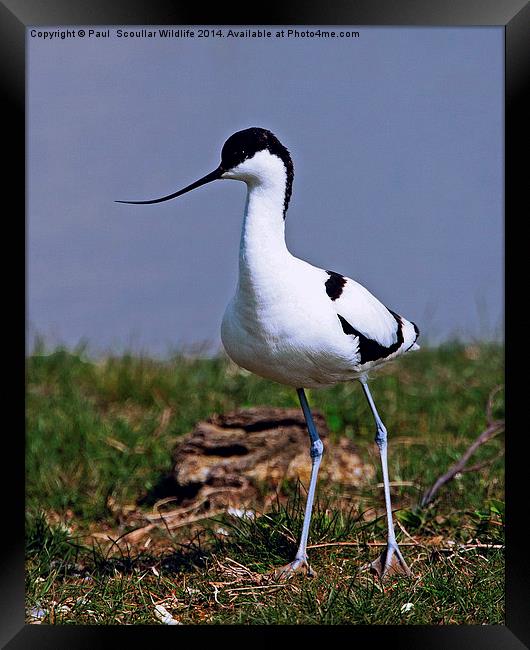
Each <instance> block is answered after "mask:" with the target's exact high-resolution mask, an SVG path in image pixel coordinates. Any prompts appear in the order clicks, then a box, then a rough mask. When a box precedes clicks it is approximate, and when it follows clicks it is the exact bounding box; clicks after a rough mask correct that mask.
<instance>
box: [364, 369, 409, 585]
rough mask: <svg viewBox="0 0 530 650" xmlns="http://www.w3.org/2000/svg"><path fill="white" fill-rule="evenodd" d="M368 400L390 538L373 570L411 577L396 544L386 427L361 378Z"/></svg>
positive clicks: (365, 383) (374, 563) (382, 573)
mask: <svg viewBox="0 0 530 650" xmlns="http://www.w3.org/2000/svg"><path fill="white" fill-rule="evenodd" d="M359 381H360V382H361V385H362V387H363V390H364V394H365V395H366V399H367V400H368V404H369V405H370V408H371V409H372V413H373V416H374V420H375V424H376V427H377V432H376V434H375V442H376V443H377V446H378V447H379V455H380V457H381V467H382V469H383V485H384V490H385V504H386V518H387V526H388V537H387V547H386V549H385V550H384V551H383V553H382V554H381V555H380V557H378V558H377V560H375V561H374V562H372V564H371V567H372V569H373V570H374V571H375V572H376V573H377V574H378V575H379V577H380V578H383V577H384V576H385V575H386V574H392V573H401V574H404V575H407V576H410V575H411V572H410V569H409V568H408V566H407V563H406V562H405V560H404V559H403V556H402V555H401V551H400V550H399V546H398V545H397V542H396V534H395V531H394V521H393V519H392V504H391V501H390V483H389V480H388V463H387V432H386V428H385V425H384V424H383V422H382V420H381V418H380V417H379V413H378V412H377V409H376V408H375V404H374V400H373V398H372V394H371V393H370V389H369V388H368V382H367V381H366V377H361V378H360V379H359Z"/></svg>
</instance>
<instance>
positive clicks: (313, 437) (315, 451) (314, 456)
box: [275, 388, 324, 579]
mask: <svg viewBox="0 0 530 650" xmlns="http://www.w3.org/2000/svg"><path fill="white" fill-rule="evenodd" d="M296 392H297V393H298V399H299V400H300V405H301V406H302V411H303V412H304V418H305V421H306V424H307V431H308V433H309V439H310V441H311V447H310V451H309V454H310V456H311V478H310V480H309V490H308V492H307V501H306V505H305V513H304V523H303V526H302V535H301V536H300V544H299V546H298V551H297V552H296V557H295V558H294V560H293V561H292V562H290V563H289V564H287V565H286V566H284V567H282V568H281V569H278V570H277V571H276V574H275V575H276V577H277V578H279V579H284V578H290V577H291V576H292V574H293V573H296V572H297V571H304V572H305V573H306V574H307V575H308V576H313V575H314V571H313V570H312V569H311V567H310V566H309V563H308V561H307V539H308V537H309V525H310V523H311V513H312V511H313V501H314V499H315V489H316V485H317V477H318V469H319V467H320V461H321V460H322V454H323V453H324V445H323V444H322V440H320V437H319V435H318V431H317V429H316V427H315V423H314V421H313V416H312V415H311V409H310V408H309V404H308V403H307V398H306V396H305V392H304V389H303V388H298V389H297V391H296Z"/></svg>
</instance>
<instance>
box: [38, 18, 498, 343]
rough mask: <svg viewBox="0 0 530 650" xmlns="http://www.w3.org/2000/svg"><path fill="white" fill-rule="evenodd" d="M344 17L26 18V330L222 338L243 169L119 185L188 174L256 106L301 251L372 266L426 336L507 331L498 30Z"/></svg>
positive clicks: (334, 265)
mask: <svg viewBox="0 0 530 650" xmlns="http://www.w3.org/2000/svg"><path fill="white" fill-rule="evenodd" d="M49 29H53V28H49ZM99 29H102V28H99ZM134 29H135V30H136V29H140V28H136V27H135V28H134ZM151 29H154V28H152V27H151ZM227 29H228V28H223V30H224V31H225V33H226V32H227ZM337 29H339V28H337ZM356 29H358V30H359V31H360V38H357V39H352V38H349V39H346V38H345V39H334V40H331V39H329V40H319V39H287V38H284V39H276V38H273V39H271V40H256V39H229V38H226V37H225V38H209V39H198V38H194V39H178V38H172V39H161V38H156V39H141V38H129V39H123V38H121V39H120V38H117V37H116V35H115V29H114V28H111V32H112V35H111V37H110V38H107V39H95V38H91V39H89V38H86V37H85V38H84V39H81V38H73V39H65V40H60V39H55V40H51V41H49V40H46V41H45V40H42V39H37V38H31V37H29V35H28V100H27V101H28V131H27V132H28V167H27V172H28V260H29V261H28V343H29V345H30V346H31V341H32V340H33V338H34V336H35V334H36V333H39V334H41V335H43V336H44V337H45V339H47V340H48V341H49V342H50V343H59V342H61V343H66V344H68V345H74V344H76V343H78V342H79V341H80V340H81V339H86V340H88V342H89V347H90V349H91V350H92V351H94V352H108V351H110V350H113V351H121V350H123V349H124V348H133V349H135V350H143V351H146V352H148V353H151V354H164V353H165V352H167V351H168V350H169V349H170V348H183V347H184V348H186V349H190V348H192V349H193V348H195V346H197V345H198V344H201V343H204V342H208V343H209V344H210V345H211V348H213V349H214V350H215V349H216V348H217V347H218V346H219V345H220V342H219V325H220V322H221V318H222V314H223V310H224V307H225V304H226V303H227V302H228V300H229V299H230V297H231V295H232V292H233V289H234V287H235V284H236V280H237V254H238V246H239V232H240V226H241V217H242V212H243V207H244V196H245V186H244V185H243V184H242V183H235V182H233V181H218V182H216V183H212V184H209V185H207V186H205V187H203V188H200V189H198V190H196V191H194V192H191V193H189V194H187V195H185V196H183V197H181V198H179V199H176V200H174V201H170V202H167V203H162V204H159V205H153V206H132V205H121V204H117V203H114V200H115V199H148V198H153V197H157V196H162V195H165V194H168V193H170V192H173V191H175V190H177V189H180V188H181V187H183V186H184V185H186V184H188V183H190V182H192V181H194V180H196V179H197V178H198V177H200V176H202V175H204V174H205V173H207V172H209V171H211V170H212V169H214V168H215V167H216V166H217V164H218V162H219V153H220V149H221V146H222V144H223V142H224V140H225V139H226V138H227V137H228V136H229V135H230V134H231V133H233V132H234V131H237V130H240V129H243V128H247V127H249V126H262V127H265V128H269V129H271V130H272V131H273V132H274V133H276V135H277V136H278V137H279V138H280V140H281V141H282V142H283V143H284V144H285V145H286V146H287V147H288V148H289V149H290V151H291V153H292V156H293V159H294V164H295V181H294V187H293V198H292V201H291V205H290V207H289V211H288V215H287V225H286V228H287V243H288V246H289V248H290V250H291V251H292V252H293V253H294V254H296V255H298V256H300V257H302V258H304V259H307V260H308V261H310V262H312V263H314V264H316V265H319V266H322V267H324V268H326V269H331V270H335V271H337V272H341V273H343V274H345V275H349V276H351V277H353V278H355V279H356V280H358V281H360V282H361V283H363V284H364V285H365V286H367V287H368V288H369V289H370V290H371V291H372V292H373V293H375V295H376V296H378V297H379V298H380V299H381V300H382V301H383V302H384V303H385V304H386V305H387V306H389V307H390V308H392V309H393V310H395V311H398V312H400V313H402V314H403V315H405V316H406V317H408V318H410V319H412V320H414V321H415V322H416V323H418V325H419V327H420V330H421V332H422V340H423V341H424V342H425V341H428V342H431V343H436V342H439V341H443V340H446V339H447V338H449V337H452V336H454V335H459V336H461V337H464V338H467V339H469V338H471V339H477V338H491V337H499V336H500V335H501V328H502V313H503V304H502V303H503V296H502V285H503V276H502V272H503V119H504V116H503V84H504V78H503V74H504V72H503V70H504V43H503V30H502V28H501V27H499V28H456V29H455V28H425V29H423V28H410V29H404V28H364V27H360V28H356ZM271 30H272V31H273V32H275V31H276V29H275V28H271Z"/></svg>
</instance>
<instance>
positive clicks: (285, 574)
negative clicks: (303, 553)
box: [273, 557, 316, 580]
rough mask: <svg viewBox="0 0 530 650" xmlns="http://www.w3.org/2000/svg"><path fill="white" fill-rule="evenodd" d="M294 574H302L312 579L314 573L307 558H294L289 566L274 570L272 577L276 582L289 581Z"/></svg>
mask: <svg viewBox="0 0 530 650" xmlns="http://www.w3.org/2000/svg"><path fill="white" fill-rule="evenodd" d="M295 573H303V574H304V575H306V576H307V577H308V578H314V577H315V576H316V573H315V572H314V571H313V569H312V568H311V567H310V566H309V563H308V561H307V558H298V557H297V558H295V559H294V560H293V561H292V562H290V563H289V564H286V565H285V566H282V567H280V568H279V569H276V570H275V571H274V572H273V576H274V578H275V579H276V580H289V578H292V577H293V575H294V574H295Z"/></svg>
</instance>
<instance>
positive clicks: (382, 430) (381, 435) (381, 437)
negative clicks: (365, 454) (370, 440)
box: [375, 423, 388, 447]
mask: <svg viewBox="0 0 530 650" xmlns="http://www.w3.org/2000/svg"><path fill="white" fill-rule="evenodd" d="M387 437H388V436H387V432H386V427H385V425H384V424H383V423H381V424H378V425H377V432H376V434H375V442H376V443H377V446H378V447H384V446H385V445H386V441H387Z"/></svg>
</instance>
